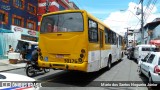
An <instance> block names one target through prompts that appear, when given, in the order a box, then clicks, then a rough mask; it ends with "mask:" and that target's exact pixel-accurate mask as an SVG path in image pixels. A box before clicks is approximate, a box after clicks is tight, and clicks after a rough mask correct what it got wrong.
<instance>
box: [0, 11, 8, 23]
mask: <svg viewBox="0 0 160 90" xmlns="http://www.w3.org/2000/svg"><path fill="white" fill-rule="evenodd" d="M0 22H1V23H3V24H8V13H7V12H5V11H3V10H0Z"/></svg>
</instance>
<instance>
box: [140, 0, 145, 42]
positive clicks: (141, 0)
mask: <svg viewBox="0 0 160 90" xmlns="http://www.w3.org/2000/svg"><path fill="white" fill-rule="evenodd" d="M139 3H141V32H142V40H141V42H142V44H144V30H143V15H144V13H143V0H140V2H139Z"/></svg>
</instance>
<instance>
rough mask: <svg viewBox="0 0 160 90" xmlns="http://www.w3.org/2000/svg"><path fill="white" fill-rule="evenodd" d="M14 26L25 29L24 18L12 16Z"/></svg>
mask: <svg viewBox="0 0 160 90" xmlns="http://www.w3.org/2000/svg"><path fill="white" fill-rule="evenodd" d="M12 24H13V25H17V26H21V27H24V18H22V17H20V16H17V15H13V16H12Z"/></svg>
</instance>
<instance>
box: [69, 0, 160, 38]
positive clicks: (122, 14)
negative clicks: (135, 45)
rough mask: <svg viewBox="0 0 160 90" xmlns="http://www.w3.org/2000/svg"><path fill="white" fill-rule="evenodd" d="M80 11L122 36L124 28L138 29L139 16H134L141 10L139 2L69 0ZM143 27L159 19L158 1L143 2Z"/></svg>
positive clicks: (134, 0)
mask: <svg viewBox="0 0 160 90" xmlns="http://www.w3.org/2000/svg"><path fill="white" fill-rule="evenodd" d="M70 1H73V2H74V3H75V4H76V5H77V6H78V7H79V8H80V9H84V10H86V11H87V12H89V13H90V14H92V15H93V16H95V17H97V18H98V19H100V20H101V21H103V22H104V23H105V24H107V25H108V26H109V27H110V28H111V29H112V30H114V31H116V32H117V33H120V34H122V35H124V33H125V32H126V31H127V29H126V28H130V29H133V30H135V29H139V28H140V27H141V21H140V20H141V14H140V15H136V12H137V8H139V10H140V9H141V4H140V3H139V1H140V0H70ZM143 10H144V14H145V16H144V25H146V23H149V22H152V21H153V20H154V19H155V18H160V0H144V3H143Z"/></svg>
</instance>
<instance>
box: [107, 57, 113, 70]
mask: <svg viewBox="0 0 160 90" xmlns="http://www.w3.org/2000/svg"><path fill="white" fill-rule="evenodd" d="M111 64H112V57H111V55H110V56H109V59H108V63H107V68H108V70H110V69H111Z"/></svg>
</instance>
